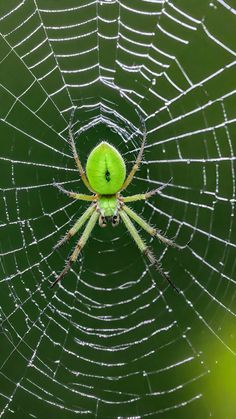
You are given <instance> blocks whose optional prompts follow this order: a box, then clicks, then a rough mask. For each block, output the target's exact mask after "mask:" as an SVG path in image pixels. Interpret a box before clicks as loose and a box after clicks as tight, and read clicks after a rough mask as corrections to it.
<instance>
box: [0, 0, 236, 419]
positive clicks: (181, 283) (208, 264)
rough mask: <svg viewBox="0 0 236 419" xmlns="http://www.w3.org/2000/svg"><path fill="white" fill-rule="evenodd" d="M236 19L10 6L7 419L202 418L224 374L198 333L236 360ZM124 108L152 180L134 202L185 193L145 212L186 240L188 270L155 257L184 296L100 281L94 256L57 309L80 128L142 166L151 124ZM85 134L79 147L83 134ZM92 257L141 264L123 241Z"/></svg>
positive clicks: (183, 256) (73, 4)
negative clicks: (45, 416)
mask: <svg viewBox="0 0 236 419" xmlns="http://www.w3.org/2000/svg"><path fill="white" fill-rule="evenodd" d="M230 4H231V2H229V3H227V2H225V1H223V0H218V1H214V2H208V1H203V0H202V1H199V2H198V6H197V7H196V8H194V5H193V4H191V2H188V1H183V2H179V1H173V2H171V1H168V0H167V1H154V0H153V1H148V0H142V1H139V2H133V1H132V0H124V1H123V0H122V1H112V0H111V1H109V0H107V1H100V2H99V1H85V0H82V1H80V2H78V1H75V0H74V1H73V0H69V1H60V2H57V1H47V2H45V1H39V0H37V1H36V0H25V1H19V0H17V1H9V2H5V4H4V6H1V16H0V32H1V40H0V42H1V48H0V51H1V56H0V89H1V97H2V100H1V102H2V103H1V109H0V113H1V115H0V117H1V132H2V135H1V138H2V140H1V141H2V151H1V157H0V161H1V167H2V169H1V171H2V172H3V173H4V176H3V179H2V181H1V196H2V200H1V202H2V205H1V207H2V208H1V233H2V234H1V271H2V275H1V289H2V293H1V297H0V302H1V304H0V308H1V312H0V314H1V336H2V337H1V340H2V342H3V349H2V351H1V354H0V361H1V363H0V383H1V385H0V408H1V411H0V417H4V416H5V415H7V414H9V415H10V414H11V413H12V414H15V415H16V416H15V417H17V412H19V413H18V415H19V416H18V417H22V416H20V414H21V412H27V413H28V415H30V416H33V417H37V416H38V412H39V409H41V408H42V406H44V409H49V410H50V409H51V411H52V412H53V413H54V414H55V413H56V412H57V414H59V415H62V416H61V417H64V416H63V415H65V416H66V417H70V415H71V417H72V416H73V415H74V414H77V415H84V416H86V415H88V416H89V417H90V416H91V417H128V416H130V417H137V418H138V417H146V416H148V417H157V416H161V417H170V418H174V417H175V415H178V413H179V410H180V409H182V411H183V415H184V412H191V411H192V409H195V408H197V406H198V408H199V409H200V406H202V404H201V403H202V402H201V400H202V399H203V398H204V391H203V389H201V380H203V379H204V377H205V376H206V375H207V374H208V373H209V372H210V370H209V367H208V365H207V364H206V363H205V362H204V357H203V356H202V351H201V345H200V344H198V341H197V339H196V337H195V338H193V336H194V331H195V330H205V333H206V334H207V336H213V339H215V340H216V341H219V342H220V343H221V344H222V345H223V346H224V347H225V349H226V350H228V351H231V353H233V354H235V352H234V345H233V344H231V342H230V340H229V339H228V338H227V336H226V335H225V334H224V330H223V329H224V324H225V323H226V321H229V322H234V319H235V303H234V301H235V280H236V278H235V257H233V256H234V254H235V249H236V241H235V233H236V228H235V217H234V214H235V121H236V116H235V104H236V99H235V93H236V90H235V83H234V82H233V80H235V64H236V59H235V57H236V48H235V43H233V41H232V39H234V38H235V37H233V36H231V37H230V35H232V33H231V34H230V33H229V31H227V25H228V27H229V28H232V27H233V25H234V27H236V26H235V20H236V8H233V7H231V5H230ZM220 21H222V22H224V25H225V26H224V28H225V30H224V33H223V32H222V26H221V25H219V24H218V23H219V22H220ZM231 30H232V29H231ZM200 63H201V64H200ZM98 91H99V92H101V94H100V95H99V93H97V92H98ZM86 98H87V99H86ZM88 98H89V99H88ZM116 98H119V100H122V101H124V103H127V104H129V106H130V108H133V109H135V110H136V111H137V112H138V114H140V115H142V118H143V119H144V120H145V123H146V125H147V131H148V136H147V144H146V147H145V160H144V162H143V163H144V164H143V167H144V170H145V173H144V172H142V171H140V172H138V173H137V175H136V176H135V180H136V182H137V185H139V184H140V185H141V186H140V187H142V191H144V190H148V189H151V188H155V187H157V186H158V185H162V184H163V183H165V182H166V181H168V176H172V178H173V181H172V184H171V185H170V187H168V189H164V190H163V191H162V192H161V193H160V196H159V197H158V199H156V200H155V199H152V200H150V202H147V203H146V205H145V207H146V210H143V209H142V210H141V212H143V211H144V215H145V216H146V218H148V219H149V221H150V222H152V223H156V220H160V219H161V220H162V223H163V226H164V229H165V231H166V234H167V236H168V237H172V236H174V238H175V240H176V241H177V242H178V243H181V244H185V243H187V242H189V240H190V243H189V245H188V246H187V247H186V248H185V249H184V250H183V251H182V252H180V253H178V252H177V253H178V254H177V253H176V251H174V250H171V252H172V253H171V255H172V256H173V259H171V258H169V259H168V252H169V250H168V249H166V248H165V247H161V250H160V248H159V258H160V261H161V262H163V263H164V265H165V268H166V267H170V266H168V262H166V263H165V262H164V261H165V260H166V261H167V260H169V264H170V262H171V260H172V262H173V260H174V266H172V268H170V270H171V277H172V279H173V280H174V281H175V282H176V281H177V284H176V285H178V287H179V288H180V289H181V292H180V295H179V296H176V295H173V291H171V290H170V287H169V286H168V284H164V288H163V287H162V288H161V287H160V288H159V286H158V285H157V283H158V282H159V283H160V282H161V281H160V278H159V276H158V275H157V274H155V272H153V271H152V270H151V269H150V267H149V266H148V265H147V263H146V262H144V261H141V262H142V263H140V265H139V266H138V267H137V268H135V263H136V261H135V260H133V261H132V260H130V261H129V263H130V267H128V268H127V264H123V262H122V260H120V261H118V262H119V263H118V262H117V265H116V268H115V269H114V268H107V269H110V270H109V271H108V273H107V272H106V270H105V267H104V271H103V270H102V269H103V268H102V266H100V267H99V269H98V270H96V269H95V267H94V266H93V264H92V262H91V260H92V257H91V254H90V259H88V260H87V261H86V262H85V260H84V255H83V256H82V258H81V259H80V261H79V263H78V264H77V265H76V267H73V269H72V271H71V273H70V276H71V280H70V282H66V279H65V281H64V282H63V283H62V285H61V287H60V288H58V289H57V290H56V291H55V293H54V294H52V293H51V292H50V291H49V284H50V282H52V281H53V280H54V279H55V276H56V273H58V272H59V271H60V269H61V268H62V267H63V264H64V258H65V254H66V253H60V252H57V255H56V256H55V255H54V254H53V252H52V245H53V244H55V243H56V241H57V240H58V239H59V237H60V236H61V235H62V234H64V233H65V231H66V230H67V229H68V227H69V225H71V223H72V221H73V220H72V216H74V214H76V211H77V207H76V206H77V203H76V202H74V201H73V202H71V201H70V200H68V199H67V198H65V197H63V196H62V195H60V194H58V191H56V190H54V188H53V186H52V184H53V181H54V179H55V178H56V179H57V180H59V181H60V183H61V184H63V185H64V186H65V187H66V186H68V185H69V187H70V188H71V189H72V187H73V184H74V185H75V188H78V187H80V185H81V183H80V181H79V179H78V173H77V170H76V168H75V166H74V163H73V158H72V155H71V152H70V149H69V147H68V143H67V135H68V121H69V117H70V114H71V110H72V109H73V108H74V107H78V112H81V113H83V112H84V115H87V121H86V122H85V123H83V128H82V129H81V131H83V133H84V135H85V136H86V139H87V141H89V130H90V128H91V127H92V129H96V127H98V126H99V125H100V124H104V125H107V126H109V127H110V128H111V129H112V130H113V131H115V132H116V133H118V134H119V135H120V141H121V143H122V142H123V144H125V148H124V150H125V152H124V155H125V158H126V160H127V161H134V158H135V155H136V153H137V151H138V147H139V144H140V138H138V136H139V134H140V135H141V131H142V130H141V129H140V123H139V122H137V121H138V119H137V118H136V120H133V121H131V120H129V119H128V118H127V116H126V115H125V113H122V110H121V109H119V107H118V105H117V103H118V102H117V101H116ZM19 114H20V115H21V116H20V117H18V116H17V115H19ZM74 128H75V130H77V131H78V133H79V132H80V131H79V126H78V125H77V124H76V122H75V125H74ZM3 143H4V144H3ZM85 154H86V153H85V152H83V150H81V157H82V158H83V159H84V158H85V157H86V155H85ZM157 167H158V170H159V172H158V174H159V176H162V177H160V178H158V177H157V172H156V170H157V169H156V168H157ZM139 182H140V183H139ZM137 188H138V186H137ZM136 192H137V189H136ZM140 192H141V190H140ZM49 195H51V196H53V198H51V201H50V199H48V200H47V199H46V196H49ZM52 201H53V202H52ZM47 202H50V205H49V204H48V207H47ZM166 202H167V205H166ZM145 211H146V212H145ZM60 217H61V218H60ZM62 220H64V221H63V222H62ZM222 224H224V225H223V226H222ZM148 240H150V245H153V244H154V241H152V240H151V239H150V238H149V239H148ZM91 241H92V242H93V244H94V246H96V247H95V248H96V249H97V251H99V246H100V249H101V250H100V252H101V255H102V254H103V255H104V254H107V255H108V256H109V255H111V257H114V254H116V255H117V252H119V250H120V251H122V249H123V250H124V252H125V251H126V252H129V251H130V249H131V247H132V246H135V245H134V244H132V242H131V239H130V237H129V235H128V234H126V233H125V231H124V230H122V233H121V237H120V236H119V232H116V231H115V230H114V235H113V237H112V238H111V239H110V240H109V241H106V242H105V239H103V238H102V235H101V233H99V234H95V235H94V237H93V238H92V239H91ZM104 243H105V244H104ZM67 250H68V248H67ZM63 252H64V251H63ZM88 252H89V250H88ZM136 255H138V253H137V254H136ZM109 257H110V256H109ZM55 258H57V259H55ZM165 258H167V259H165ZM90 262H91V263H90ZM127 269H130V272H131V274H129V275H128V274H127ZM132 272H134V274H133V275H132ZM108 274H109V282H107V283H106V282H103V280H104V281H106V279H105V278H106V277H107V275H108ZM97 278H98V279H97ZM68 281H69V280H68ZM68 284H70V285H69V286H68ZM103 284H105V285H103ZM108 284H110V285H109V286H108ZM70 287H71V288H70ZM180 306H181V307H180ZM212 313H214V315H213V314H212ZM186 317H187V318H186ZM178 347H181V351H178V350H177V348H178ZM52 351H53V355H52V354H51V355H49V353H50V352H52ZM203 355H204V354H203ZM29 401H30V402H29ZM39 417H40V415H39ZM178 417H179V416H178ZM183 417H184V416H183Z"/></svg>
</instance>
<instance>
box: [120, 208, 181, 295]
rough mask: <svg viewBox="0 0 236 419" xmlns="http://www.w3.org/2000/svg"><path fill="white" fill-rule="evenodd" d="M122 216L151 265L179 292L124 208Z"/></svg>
mask: <svg viewBox="0 0 236 419" xmlns="http://www.w3.org/2000/svg"><path fill="white" fill-rule="evenodd" d="M120 216H121V218H122V220H123V222H124V224H125V226H126V228H127V230H128V231H129V233H130V235H131V236H132V238H133V239H134V241H135V243H136V244H137V246H138V248H139V250H140V251H141V252H142V253H143V254H144V255H145V256H147V258H148V259H149V261H150V263H151V265H153V266H154V267H155V269H156V270H157V271H158V272H159V273H160V275H161V276H162V277H163V278H164V279H165V280H166V281H168V282H169V284H170V285H171V286H172V287H173V288H174V289H175V291H176V292H179V290H178V288H177V287H176V286H175V285H174V284H173V282H172V281H171V279H170V277H169V276H168V275H167V274H166V273H165V272H164V271H163V269H162V267H161V265H160V263H159V262H158V261H157V260H156V258H155V256H154V255H153V253H152V252H151V250H150V249H149V248H148V247H147V246H146V244H145V242H144V241H143V239H142V238H141V236H140V235H139V233H138V231H137V230H136V227H135V226H134V224H133V223H132V221H131V219H130V218H129V216H128V214H126V212H125V211H124V210H123V209H121V210H120Z"/></svg>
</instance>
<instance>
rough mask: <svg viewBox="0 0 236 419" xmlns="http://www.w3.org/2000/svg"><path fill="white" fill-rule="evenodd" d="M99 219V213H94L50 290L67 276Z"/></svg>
mask: <svg viewBox="0 0 236 419" xmlns="http://www.w3.org/2000/svg"><path fill="white" fill-rule="evenodd" d="M98 217H99V213H98V212H97V211H94V212H93V213H92V215H91V217H90V219H89V221H88V223H87V225H86V227H85V229H84V232H83V233H82V236H81V237H80V239H79V241H78V243H77V245H76V246H75V249H74V251H73V253H72V254H71V256H70V257H69V260H68V262H67V263H66V266H65V268H64V269H63V271H61V273H60V274H59V275H58V277H57V278H56V279H55V281H54V282H53V283H52V285H51V288H53V287H54V286H55V285H56V284H57V283H58V282H59V281H61V280H62V278H63V277H64V276H65V275H66V274H67V272H68V271H69V269H70V267H71V265H72V263H74V262H76V260H77V258H78V256H79V253H80V251H81V249H82V248H83V247H84V245H85V244H86V242H87V240H88V238H89V236H90V234H91V232H92V230H93V228H94V227H95V224H96V222H97V220H98Z"/></svg>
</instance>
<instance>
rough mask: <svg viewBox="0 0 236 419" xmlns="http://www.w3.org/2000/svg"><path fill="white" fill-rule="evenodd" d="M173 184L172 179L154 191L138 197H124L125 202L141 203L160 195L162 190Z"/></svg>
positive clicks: (137, 195)
mask: <svg viewBox="0 0 236 419" xmlns="http://www.w3.org/2000/svg"><path fill="white" fill-rule="evenodd" d="M171 182H172V178H171V179H170V180H169V182H167V183H164V184H163V185H162V186H160V187H159V188H156V189H153V190H152V191H149V192H146V193H140V194H136V195H130V196H124V197H122V198H121V199H122V201H123V202H134V201H140V200H143V199H144V200H145V199H149V198H151V197H152V196H153V195H156V194H158V193H159V192H160V191H161V190H162V189H165V188H166V187H167V186H168V185H169V184H170V183H171Z"/></svg>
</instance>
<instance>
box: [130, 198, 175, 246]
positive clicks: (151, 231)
mask: <svg viewBox="0 0 236 419" xmlns="http://www.w3.org/2000/svg"><path fill="white" fill-rule="evenodd" d="M122 208H123V210H124V211H125V212H126V213H127V214H128V215H129V217H131V218H132V219H133V220H134V221H135V222H136V223H137V224H139V225H140V227H142V228H143V229H144V230H145V231H146V232H147V233H148V234H150V235H151V236H155V237H157V238H158V239H159V240H160V241H162V242H163V243H164V244H166V245H167V246H172V247H176V248H177V249H182V248H183V247H182V246H179V245H178V244H176V243H175V242H174V241H172V240H170V239H168V238H167V237H165V236H163V235H162V234H160V232H159V231H158V230H157V229H156V228H154V227H151V226H150V225H149V224H148V223H147V221H145V220H144V219H143V218H142V217H140V216H139V215H138V214H136V212H135V211H133V210H132V209H131V208H129V207H127V206H126V205H123V207H122Z"/></svg>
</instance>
